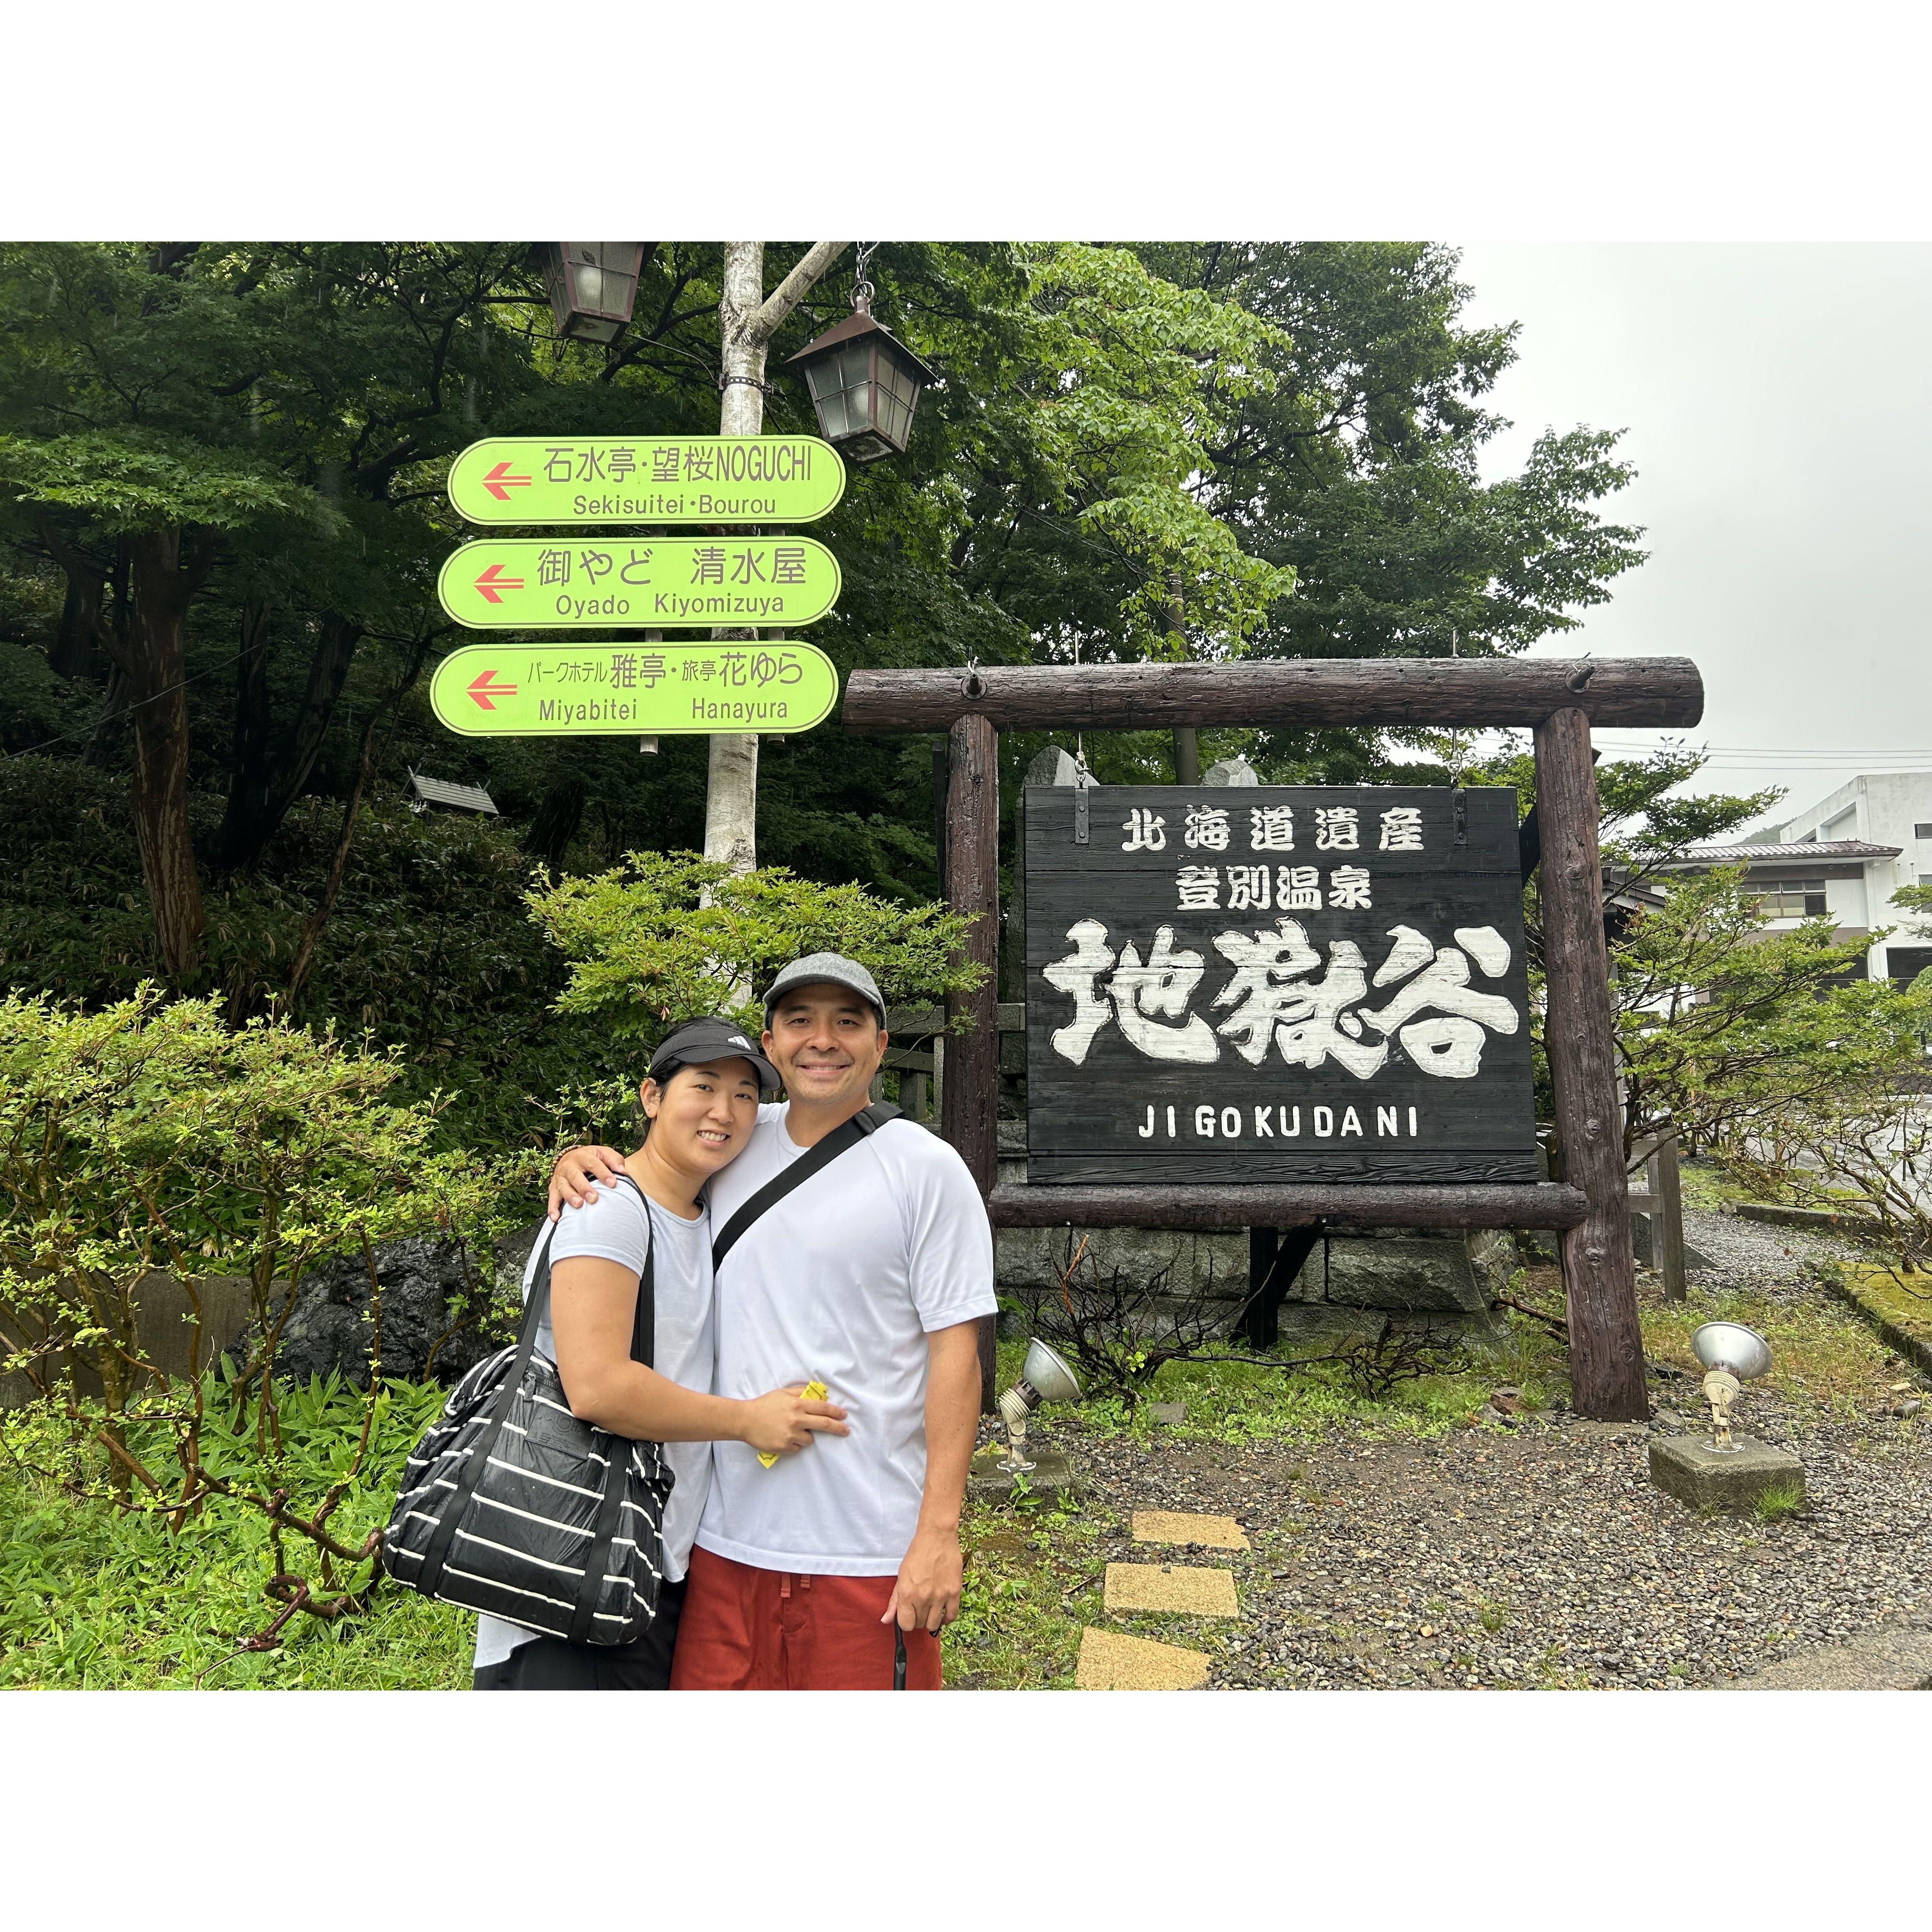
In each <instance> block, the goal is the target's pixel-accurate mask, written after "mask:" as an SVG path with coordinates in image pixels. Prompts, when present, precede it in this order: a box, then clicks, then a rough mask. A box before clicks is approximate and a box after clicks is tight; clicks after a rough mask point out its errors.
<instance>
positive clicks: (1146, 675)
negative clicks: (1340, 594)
mask: <svg viewBox="0 0 1932 1932" xmlns="http://www.w3.org/2000/svg"><path fill="white" fill-rule="evenodd" d="M1562 710H1575V711H1580V712H1583V714H1584V715H1586V717H1587V718H1589V721H1590V722H1591V723H1592V724H1618V725H1690V724H1696V723H1697V721H1699V720H1700V718H1702V717H1703V715H1704V681H1703V678H1702V677H1701V676H1699V674H1698V670H1697V666H1696V665H1695V664H1693V663H1692V662H1691V660H1690V659H1689V658H1382V659H1376V660H1371V661H1367V662H1355V661H1349V660H1348V659H1345V658H1252V659H1250V658H1244V659H1236V660H1233V661H1227V662H1222V663H1212V664H1077V665H1076V664H1064V665H1062V664H998V665H994V666H992V667H986V666H984V665H981V666H978V667H975V668H974V669H971V670H855V671H853V673H851V675H850V677H848V678H847V680H846V684H845V702H844V708H843V709H842V710H841V712H840V717H841V721H842V722H843V723H844V726H845V728H846V729H847V730H848V731H946V730H950V729H951V728H952V727H953V724H955V723H956V721H958V720H959V719H961V718H966V717H980V718H984V719H986V721H987V722H988V723H989V724H992V726H993V727H994V728H995V730H1016V731H1042V730H1057V731H1062V732H1067V731H1075V730H1087V731H1145V730H1171V729H1172V727H1175V726H1176V725H1189V724H1194V725H1203V724H1223V725H1283V726H1287V727H1304V726H1307V725H1310V724H1369V725H1375V724H1430V725H1436V726H1448V725H1475V726H1478V727H1480V726H1484V725H1500V724H1541V723H1543V722H1544V720H1545V719H1546V718H1549V717H1550V715H1552V714H1553V713H1554V712H1558V711H1562Z"/></svg>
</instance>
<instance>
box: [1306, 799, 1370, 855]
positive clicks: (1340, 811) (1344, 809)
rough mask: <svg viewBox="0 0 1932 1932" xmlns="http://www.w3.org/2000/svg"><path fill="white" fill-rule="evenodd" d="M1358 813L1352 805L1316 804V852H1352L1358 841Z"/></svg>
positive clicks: (1359, 827)
mask: <svg viewBox="0 0 1932 1932" xmlns="http://www.w3.org/2000/svg"><path fill="white" fill-rule="evenodd" d="M1360 839H1361V818H1360V814H1358V812H1357V811H1356V810H1355V807H1354V806H1353V805H1317V806H1316V808H1315V849H1316V851H1318V852H1352V851H1354V850H1355V849H1356V847H1357V846H1358V844H1359V842H1360Z"/></svg>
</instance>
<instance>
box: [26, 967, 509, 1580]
mask: <svg viewBox="0 0 1932 1932" xmlns="http://www.w3.org/2000/svg"><path fill="white" fill-rule="evenodd" d="M397 1074H398V1069H397V1067H396V1065H395V1061H393V1059H392V1058H390V1057H389V1056H387V1055H373V1054H370V1053H368V1052H362V1051H360V1050H357V1049H352V1048H350V1047H349V1046H345V1045H344V1043H342V1042H341V1041H340V1040H338V1039H336V1038H335V1037H334V1036H333V1035H332V1034H323V1035H320V1036H317V1035H315V1034H311V1033H309V1032H308V1031H305V1030H304V1029H302V1028H298V1027H295V1026H293V1025H290V1024H288V1023H287V1022H260V1021H257V1022H252V1023H251V1024H250V1025H248V1026H245V1027H244V1028H241V1029H240V1030H239V1031H234V1030H231V1029H229V1028H227V1027H226V1025H223V1021H222V1018H221V1016H220V1011H219V1010H218V1008H217V1005H216V1004H215V1003H214V1002H213V1001H205V1000H181V1001H173V1002H168V1001H163V1000H162V999H161V998H160V997H159V995H157V993H156V992H154V989H152V988H151V987H143V988H142V989H141V990H140V991H139V992H138V993H137V994H136V995H135V996H134V997H133V998H131V999H128V1000H124V1001H118V1002H117V1003H115V1004H113V1005H111V1006H109V1007H106V1008H104V1009H103V1010H100V1011H98V1012H95V1013H84V1012H81V1011H78V1010H74V1009H71V1008H68V1007H61V1006H58V1005H57V1004H54V1003H53V1002H52V1001H47V1000H45V999H31V998H19V997H13V998H8V999H7V1000H6V1001H4V1002H0V1299H4V1301H5V1303H6V1304H7V1310H8V1313H9V1316H10V1327H11V1328H12V1330H13V1334H12V1336H11V1337H10V1340H11V1342H12V1343H13V1347H12V1351H11V1353H10V1355H9V1357H8V1358H7V1360H6V1361H5V1364H4V1366H5V1367H7V1368H8V1369H10V1370H17V1371H19V1372H20V1373H24V1374H25V1375H26V1376H28V1378H29V1379H31V1382H33V1383H34V1385H35V1386H36V1388H37V1389H38V1390H39V1391H40V1393H41V1394H42V1395H43V1397H44V1398H45V1403H46V1411H45V1412H46V1415H48V1416H50V1417H52V1418H55V1419H57V1421H58V1424H59V1426H60V1428H61V1430H62V1435H63V1437H64V1440H65V1445H66V1453H65V1456H64V1457H63V1458H62V1460H61V1462H60V1463H59V1466H58V1467H57V1468H53V1469H43V1470H42V1472H41V1473H42V1475H43V1476H44V1477H46V1478H48V1479H49V1480H53V1481H58V1482H59V1483H60V1484H62V1485H63V1486H64V1487H65V1488H66V1489H67V1490H68V1492H69V1493H71V1495H73V1496H76V1497H77V1498H80V1499H100V1498H103V1497H104V1498H106V1499H108V1500H109V1501H110V1502H111V1503H112V1505H113V1506H114V1507H115V1508H118V1509H119V1510H121V1511H140V1512H142V1513H144V1514H148V1515H150V1516H153V1517H157V1518H158V1519H160V1520H164V1521H165V1522H166V1524H167V1525H168V1526H169V1529H171V1530H172V1531H175V1532H179V1531H180V1530H181V1529H183V1528H184V1526H186V1525H187V1523H189V1522H190V1521H191V1520H195V1519H196V1518H197V1517H200V1516H202V1515H203V1514H205V1512H206V1511H207V1509H208V1506H209V1504H210V1502H211V1499H214V1498H217V1497H218V1498H222V1499H226V1501H227V1502H229V1503H232V1504H236V1505H241V1506H242V1507H244V1508H246V1509H248V1510H249V1511H253V1512H254V1513H256V1514H257V1515H259V1517H260V1518H261V1519H263V1521H264V1522H265V1523H266V1538H267V1547H268V1550H269V1553H270V1555H271V1556H272V1560H273V1562H274V1565H275V1579H274V1580H275V1587H277V1588H278V1589H280V1590H281V1592H282V1593H283V1595H284V1599H285V1601H287V1604H289V1605H290V1607H291V1609H292V1610H293V1608H300V1609H303V1610H308V1611H309V1612H310V1613H311V1614H314V1615H317V1616H337V1615H340V1614H341V1613H342V1612H343V1611H344V1610H349V1609H353V1608H356V1607H359V1605H360V1603H361V1601H362V1595H363V1593H364V1592H365V1591H366V1589H367V1587H368V1584H369V1583H371V1582H372V1581H373V1580H374V1574H375V1573H374V1562H373V1559H374V1554H375V1544H374V1538H373V1536H371V1535H362V1536H360V1537H348V1536H345V1535H344V1533H343V1532H341V1529H340V1527H339V1526H338V1524H337V1523H335V1521H334V1520H333V1519H334V1518H335V1516H336V1513H337V1511H338V1509H339V1508H340V1507H341V1504H342V1502H343V1500H344V1497H345V1496H347V1494H348V1493H349V1492H350V1489H351V1488H352V1487H353V1486H354V1485H355V1484H356V1481H357V1480H358V1478H359V1472H360V1471H361V1469H362V1459H363V1458H364V1457H365V1455H366V1454H367V1452H368V1447H369V1443H370V1441H371V1436H372V1433H373V1432H374V1428H375V1423H376V1417H377V1394H376V1392H375V1391H374V1389H373V1388H372V1391H371V1394H370V1396H369V1397H368V1398H367V1404H368V1406H367V1409H366V1412H365V1418H364V1424H363V1428H362V1434H361V1436H360V1438H359V1442H358V1445H357V1447H356V1451H355V1452H354V1454H353V1455H352V1456H351V1457H350V1458H349V1459H348V1460H347V1461H346V1462H345V1463H342V1464H341V1466H340V1467H335V1466H332V1467H331V1468H330V1469H328V1470H326V1471H323V1470H318V1469H314V1468H311V1467H310V1466H307V1465H305V1463H304V1462H303V1460H302V1448H301V1445H300V1442H299V1432H296V1431H293V1430H291V1428H290V1413H289V1410H288V1404H287V1397H286V1395H285V1394H284V1391H282V1389H281V1388H280V1386H279V1385H278V1383H277V1382H276V1380H275V1378H274V1377H273V1376H271V1375H270V1374H269V1373H268V1367H269V1364H270V1363H271V1362H272V1361H273V1360H274V1358H275V1349H276V1346H277V1343H278V1340H279V1336H280V1331H281V1325H282V1322H284V1319H286V1316H287V1310H288V1307H289V1305H290V1298H289V1296H288V1295H287V1292H286V1289H287V1284H288V1283H292V1282H294V1281H296V1280H299V1278H300V1277H301V1276H302V1274H304V1273H305V1271H307V1270H308V1269H309V1268H311V1266H312V1265H314V1263H315V1262H317V1260H318V1259H320V1258H322V1257H323V1256H326V1255H329V1254H337V1253H344V1252H359V1253H361V1254H362V1256H364V1257H365V1262H366V1263H368V1264H369V1265H370V1272H371V1279H372V1292H374V1287H373V1284H374V1272H375V1271H374V1266H373V1260H372V1257H371V1251H372V1250H373V1248H374V1245H375V1244H377V1242H379V1241H384V1240H387V1239H389V1238H393V1237H395V1236H398V1235H404V1234H408V1233H414V1232H422V1231H424V1230H426V1229H431V1228H435V1229H442V1230H443V1231H445V1232H458V1231H459V1230H462V1229H469V1230H470V1231H472V1232H475V1233H476V1234H478V1235H481V1233H482V1232H484V1231H485V1230H486V1229H487V1202H488V1200H489V1199H490V1196H491V1195H492V1193H493V1192H494V1191H495V1190H496V1187H497V1186H498V1185H499V1181H500V1177H499V1176H496V1175H492V1174H491V1173H490V1172H489V1171H488V1169H487V1168H486V1167H484V1166H482V1165H481V1164H480V1163H477V1162H475V1160H472V1159H469V1158H467V1157H460V1156H455V1155H445V1156H440V1157H439V1156H436V1155H434V1154H431V1151H430V1142H431V1133H432V1131H433V1128H434V1114H435V1108H434V1104H433V1103H419V1104H416V1105H414V1106H396V1105H393V1104H392V1103H389V1101H388V1100H386V1097H385V1095H386V1090H387V1089H388V1088H389V1087H390V1086H391V1085H392V1083H393V1082H394V1081H395V1079H396V1077H397ZM151 1275H160V1276H165V1277H172V1280H173V1281H174V1282H175V1283H178V1284H179V1290H180V1292H181V1293H182V1294H184V1295H185V1297H186V1301H187V1312H186V1314H185V1316H184V1322H185V1326H186V1328H187V1335H186V1337H185V1341H186V1345H187V1346H186V1349H185V1359H186V1361H187V1363H189V1364H193V1365H196V1366H197V1367H205V1365H206V1364H207V1363H208V1359H209V1357H210V1355H211V1340H212V1337H210V1336H209V1335H208V1334H207V1333H206V1330H207V1321H206V1290H207V1287H208V1283H209V1282H210V1281H211V1279H212V1278H214V1277H222V1276H226V1277H230V1278H231V1279H239V1280H240V1282H241V1283H242V1284H243V1285H244V1288H245V1295H246V1299H247V1304H248V1322H247V1325H246V1328H245V1334H244V1335H243V1337H242V1340H241V1342H240V1343H239V1344H238V1345H237V1355H238V1365H237V1366H236V1367H231V1368H230V1369H229V1371H228V1372H227V1373H229V1376H231V1378H232V1379H231V1381H230V1382H229V1384H228V1385H226V1388H225V1389H224V1391H223V1400H222V1402H221V1403H220V1406H219V1409H218V1414H217V1411H215V1410H213V1409H211V1406H210V1391H211V1390H212V1389H214V1388H216V1387H217V1383H216V1382H214V1380H213V1379H211V1378H210V1377H209V1376H206V1375H205V1374H199V1373H190V1374H188V1375H187V1376H186V1378H185V1379H181V1380H177V1381H174V1382H169V1380H168V1379H167V1376H166V1373H165V1367H164V1364H165V1361H166V1359H167V1358H169V1357H170V1356H172V1355H174V1354H175V1353H176V1352H175V1351H172V1350H170V1349H167V1348H166V1346H163V1338H160V1337H158V1336H157V1332H156V1329H155V1326H154V1316H153V1310H154V1306H155V1297H156V1291H155V1289H154V1286H153V1285H152V1284H151V1283H148V1280H147V1278H148V1277H150V1276H151ZM144 1296H145V1297H146V1298H148V1312H147V1314H146V1316H145V1319H144V1317H143V1299H144ZM375 1321H376V1343H375V1350H376V1354H377V1373H380V1348H381V1340H380V1337H381V1328H380V1322H381V1316H380V1295H377V1301H376V1313H375ZM290 1541H297V1542H299V1543H303V1542H305V1543H306V1544H307V1545H308V1547H309V1550H310V1554H311V1558H312V1559H314V1563H315V1564H316V1565H318V1566H319V1568H318V1571H317V1575H316V1577H315V1578H314V1580H313V1583H312V1582H311V1579H310V1577H308V1574H306V1573H307V1571H308V1565H307V1564H306V1563H305V1564H303V1565H300V1566H298V1565H297V1562H296V1559H295V1557H294V1556H293V1554H292V1553H291V1552H290V1550H289V1548H288V1547H287V1545H288V1543H289V1542H290Z"/></svg>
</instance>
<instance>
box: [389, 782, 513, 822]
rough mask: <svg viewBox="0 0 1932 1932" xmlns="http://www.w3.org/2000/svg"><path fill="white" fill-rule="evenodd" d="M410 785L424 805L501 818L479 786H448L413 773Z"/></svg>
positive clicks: (492, 801)
mask: <svg viewBox="0 0 1932 1932" xmlns="http://www.w3.org/2000/svg"><path fill="white" fill-rule="evenodd" d="M410 785H411V787H413V790H415V792H416V796H417V798H418V799H420V800H421V801H422V803H423V804H425V805H454V806H455V807H456V808H457V809H458V811H487V813H488V814H490V817H492V818H499V817H502V814H501V813H500V812H499V811H497V809H496V800H495V799H493V798H492V797H491V796H490V794H489V793H487V791H485V790H484V789H483V787H481V785H466V784H446V783H445V782H444V781H443V779H441V778H425V777H424V776H423V775H422V773H421V772H415V771H413V772H410Z"/></svg>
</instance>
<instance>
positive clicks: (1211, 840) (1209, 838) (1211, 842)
mask: <svg viewBox="0 0 1932 1932" xmlns="http://www.w3.org/2000/svg"><path fill="white" fill-rule="evenodd" d="M1181 842H1182V843H1183V844H1185V845H1187V846H1188V847H1190V848H1193V849H1198V850H1202V851H1205V852H1225V851H1226V850H1227V849H1228V814H1227V813H1226V811H1223V809H1222V808H1220V806H1219V805H1190V806H1189V807H1188V808H1187V831H1186V832H1184V834H1183V835H1182V840H1181Z"/></svg>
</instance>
